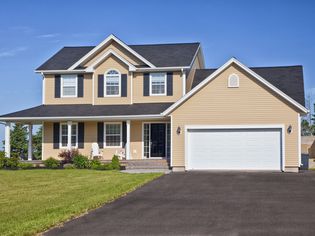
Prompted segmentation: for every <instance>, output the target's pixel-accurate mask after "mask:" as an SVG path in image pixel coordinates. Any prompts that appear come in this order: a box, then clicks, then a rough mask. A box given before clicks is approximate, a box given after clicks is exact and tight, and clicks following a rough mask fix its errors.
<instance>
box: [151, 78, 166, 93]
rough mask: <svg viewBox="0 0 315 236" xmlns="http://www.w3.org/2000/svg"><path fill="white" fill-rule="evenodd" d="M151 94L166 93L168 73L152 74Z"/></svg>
mask: <svg viewBox="0 0 315 236" xmlns="http://www.w3.org/2000/svg"><path fill="white" fill-rule="evenodd" d="M150 95H166V73H151V74H150Z"/></svg>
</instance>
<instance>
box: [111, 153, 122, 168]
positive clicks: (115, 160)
mask: <svg viewBox="0 0 315 236" xmlns="http://www.w3.org/2000/svg"><path fill="white" fill-rule="evenodd" d="M111 168H112V170H120V162H119V158H118V156H116V155H114V156H113V158H112V162H111Z"/></svg>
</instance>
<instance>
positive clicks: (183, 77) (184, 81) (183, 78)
mask: <svg viewBox="0 0 315 236" xmlns="http://www.w3.org/2000/svg"><path fill="white" fill-rule="evenodd" d="M181 72H182V83H183V86H182V89H183V93H182V95H183V96H184V95H185V94H186V71H185V70H184V68H182V69H181Z"/></svg>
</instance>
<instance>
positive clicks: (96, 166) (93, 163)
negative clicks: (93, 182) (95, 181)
mask: <svg viewBox="0 0 315 236" xmlns="http://www.w3.org/2000/svg"><path fill="white" fill-rule="evenodd" d="M101 165H102V164H101V162H100V161H99V160H97V159H95V160H92V161H91V162H90V168H91V169H93V170H98V169H99V168H100V166H101Z"/></svg>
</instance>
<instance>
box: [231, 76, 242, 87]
mask: <svg viewBox="0 0 315 236" xmlns="http://www.w3.org/2000/svg"><path fill="white" fill-rule="evenodd" d="M239 86H240V78H239V77H238V75H237V74H231V75H229V78H228V87H229V88H238V87H239Z"/></svg>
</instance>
